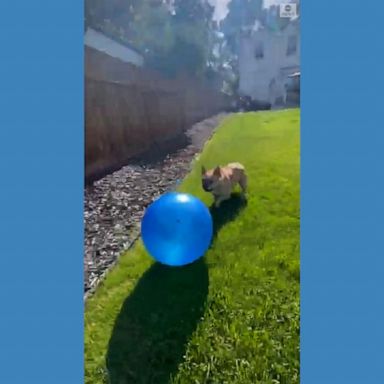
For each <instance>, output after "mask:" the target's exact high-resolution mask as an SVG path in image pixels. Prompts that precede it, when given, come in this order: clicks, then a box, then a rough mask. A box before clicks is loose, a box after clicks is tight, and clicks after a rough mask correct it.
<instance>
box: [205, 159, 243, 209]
mask: <svg viewBox="0 0 384 384" xmlns="http://www.w3.org/2000/svg"><path fill="white" fill-rule="evenodd" d="M201 174H202V186H203V189H204V191H206V192H211V193H212V194H213V197H214V198H215V206H216V207H219V206H220V204H221V203H222V202H223V201H224V200H228V199H229V198H230V197H231V193H232V190H233V189H234V187H235V186H236V184H239V185H240V187H241V189H242V191H243V193H244V194H245V192H246V189H247V175H246V174H245V169H244V166H243V165H241V164H240V163H230V164H228V165H226V166H225V167H219V166H217V167H216V168H213V169H210V170H208V171H207V170H206V169H205V168H204V166H203V167H202V168H201Z"/></svg>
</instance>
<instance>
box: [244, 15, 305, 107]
mask: <svg viewBox="0 0 384 384" xmlns="http://www.w3.org/2000/svg"><path fill="white" fill-rule="evenodd" d="M297 72H300V21H299V18H295V19H293V20H291V22H290V23H289V24H288V25H287V26H286V27H285V28H283V29H281V30H273V29H271V28H268V27H265V26H261V25H260V24H259V25H257V27H256V28H254V29H253V30H251V31H248V32H247V33H244V34H243V36H242V38H241V40H240V52H239V76H240V77H239V93H240V94H242V95H246V96H250V97H251V98H252V99H254V100H257V101H261V102H268V103H270V104H271V105H272V106H274V105H276V104H279V103H282V104H285V103H286V101H287V100H286V98H287V91H286V83H287V79H288V78H289V76H291V75H292V74H295V73H297Z"/></svg>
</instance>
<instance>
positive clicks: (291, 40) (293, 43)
mask: <svg viewBox="0 0 384 384" xmlns="http://www.w3.org/2000/svg"><path fill="white" fill-rule="evenodd" d="M296 52H297V36H296V35H292V36H289V37H288V45H287V56H291V55H294V54H295V53H296Z"/></svg>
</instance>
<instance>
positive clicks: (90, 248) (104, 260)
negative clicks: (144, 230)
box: [84, 114, 226, 298]
mask: <svg viewBox="0 0 384 384" xmlns="http://www.w3.org/2000/svg"><path fill="white" fill-rule="evenodd" d="M225 116H226V115H225V114H220V115H217V116H214V117H212V118H210V119H207V120H204V121H202V122H200V123H198V124H195V125H194V126H193V127H192V128H191V129H189V130H188V131H187V132H186V135H187V137H188V139H189V142H190V144H189V145H187V146H186V147H185V148H183V149H181V150H178V151H177V152H175V153H172V154H169V155H167V156H166V158H165V159H164V160H162V161H159V162H157V163H151V164H148V163H147V164H145V163H142V164H140V163H138V164H131V165H127V166H125V167H123V168H121V169H120V170H118V171H116V172H114V173H112V174H110V175H108V176H106V177H104V178H102V179H100V180H98V181H95V182H94V183H93V184H92V185H90V186H87V187H86V188H85V195H84V227H85V235H84V241H85V254H84V297H85V298H87V297H88V295H89V294H90V293H92V292H93V291H94V289H95V288H96V287H97V285H98V283H99V282H100V281H101V280H102V279H103V277H104V276H105V274H106V272H107V271H108V270H109V269H110V268H111V267H112V266H113V265H114V264H115V263H116V261H117V260H118V257H119V256H120V254H121V253H122V252H123V251H125V250H127V249H128V248H129V247H130V246H131V245H132V244H133V243H134V241H135V240H136V239H137V237H138V236H139V234H140V222H141V218H142V216H143V213H144V210H145V208H146V207H147V206H148V205H149V204H150V203H151V202H152V201H153V200H154V199H155V198H156V197H158V196H159V195H161V194H162V193H164V192H166V191H169V190H172V189H174V188H175V186H176V184H177V182H178V181H179V180H181V179H183V178H184V176H185V175H186V174H187V173H188V172H189V170H190V166H191V161H192V160H193V158H194V157H195V156H196V155H197V154H198V153H199V152H200V151H201V149H202V148H203V146H204V143H205V142H206V141H207V140H208V139H209V138H210V136H211V135H212V133H213V131H214V129H215V127H217V125H218V124H219V123H220V122H221V121H222V119H223V118H224V117H225Z"/></svg>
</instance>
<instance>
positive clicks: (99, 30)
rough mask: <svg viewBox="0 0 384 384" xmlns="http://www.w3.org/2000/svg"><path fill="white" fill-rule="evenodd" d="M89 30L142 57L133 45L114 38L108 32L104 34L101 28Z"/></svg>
mask: <svg viewBox="0 0 384 384" xmlns="http://www.w3.org/2000/svg"><path fill="white" fill-rule="evenodd" d="M88 29H89V30H93V31H95V32H97V33H100V34H102V35H104V36H105V37H107V38H108V39H111V40H113V41H115V42H116V43H118V44H120V45H122V46H124V47H125V48H128V49H130V50H131V51H133V52H135V53H136V54H138V55H140V56H142V57H143V56H144V55H143V53H142V52H141V51H140V50H139V49H137V48H136V47H134V46H133V45H131V44H129V43H127V42H126V41H124V40H123V39H121V38H119V37H116V36H113V35H112V34H111V33H109V32H105V31H104V30H103V29H102V28H95V27H88Z"/></svg>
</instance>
